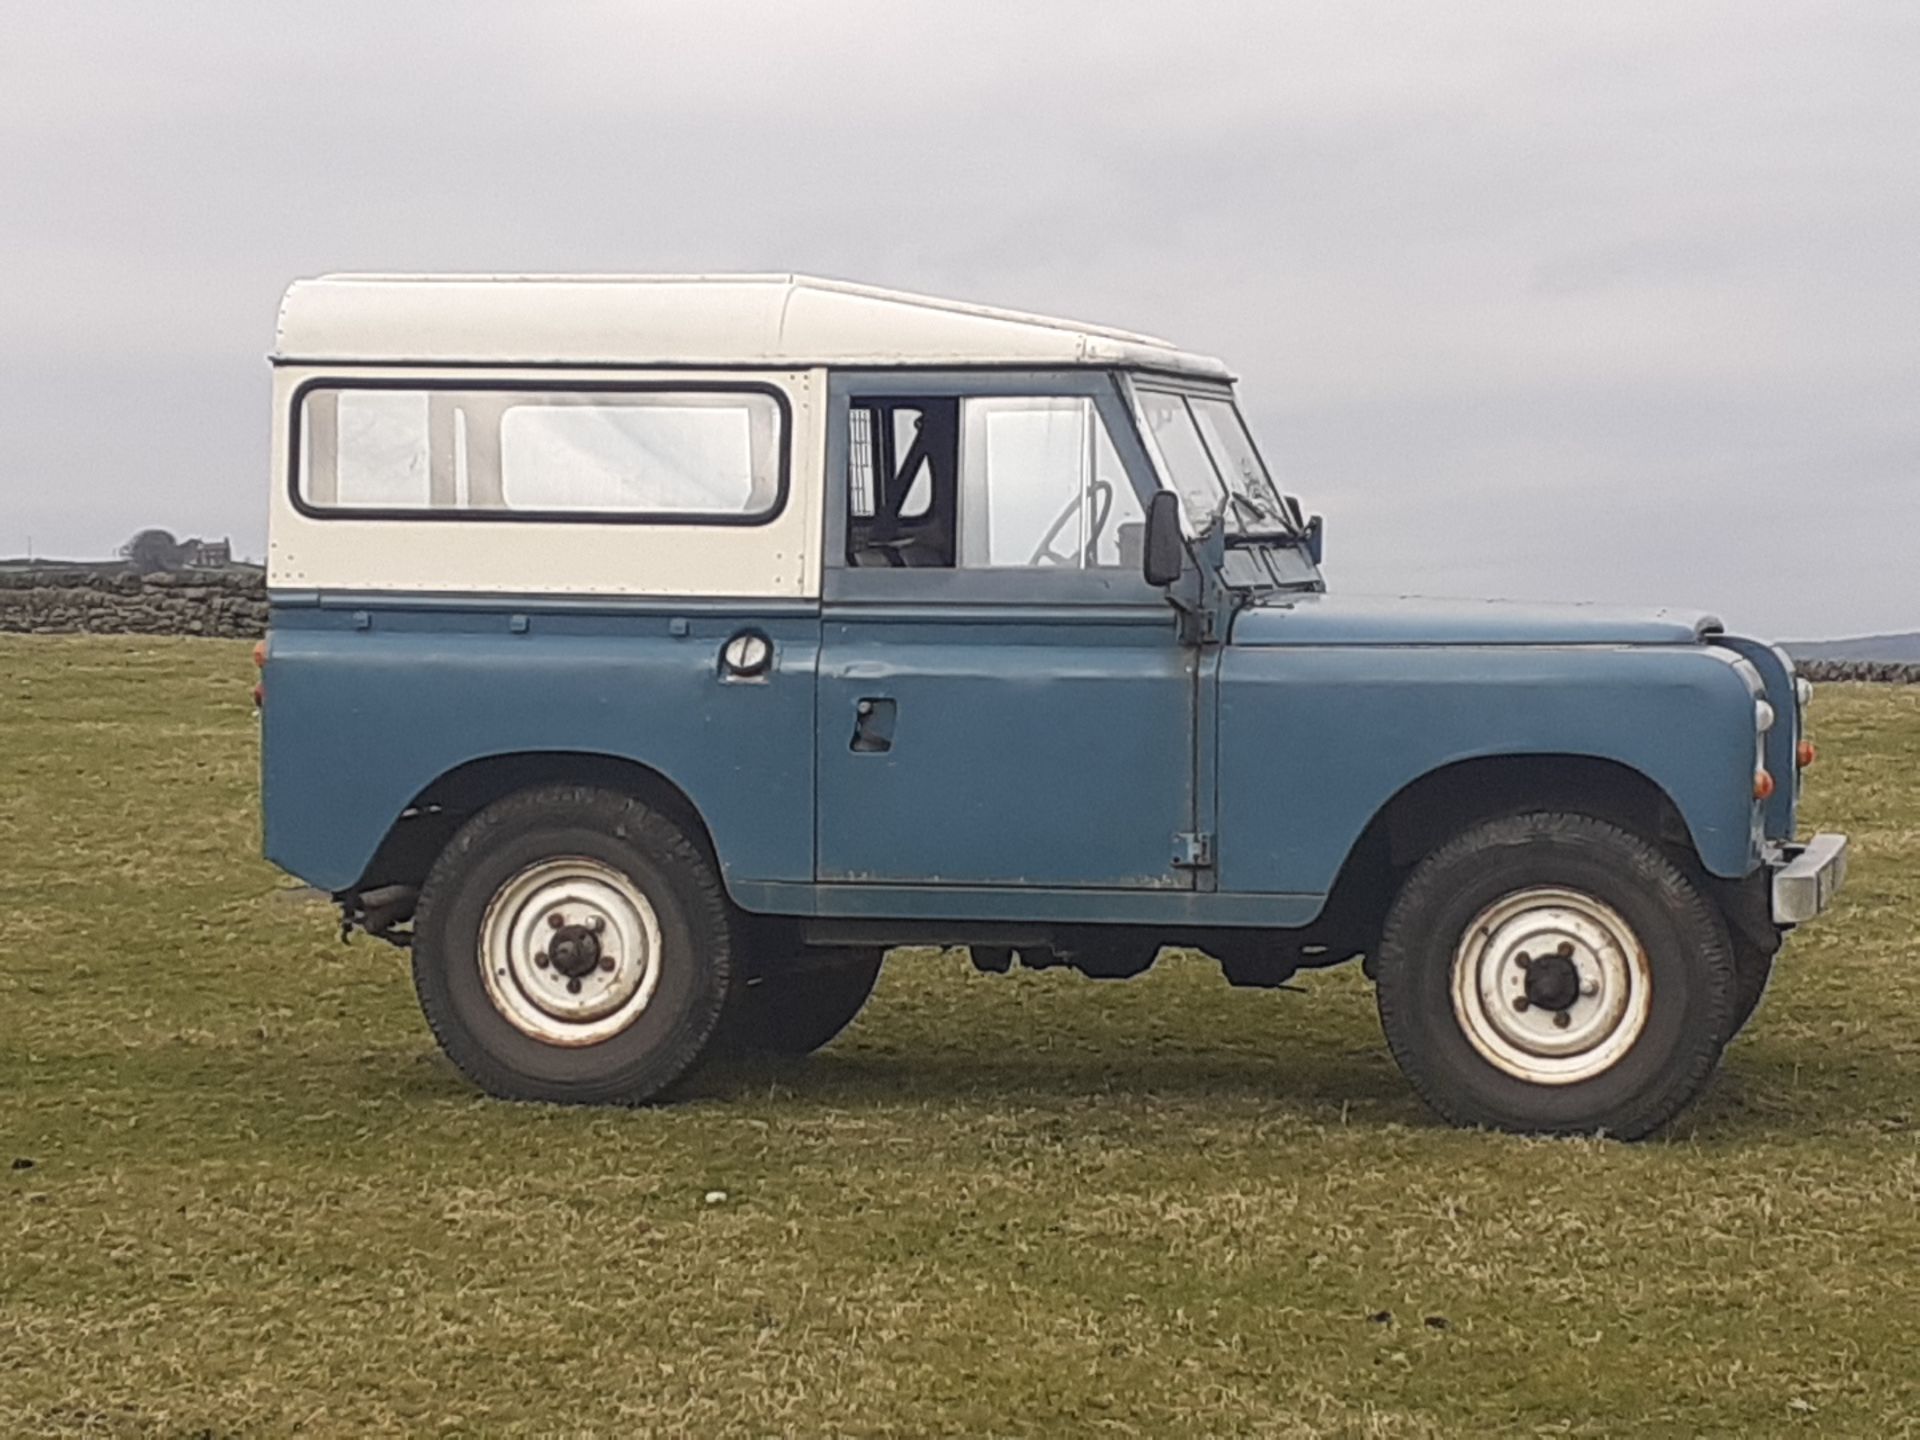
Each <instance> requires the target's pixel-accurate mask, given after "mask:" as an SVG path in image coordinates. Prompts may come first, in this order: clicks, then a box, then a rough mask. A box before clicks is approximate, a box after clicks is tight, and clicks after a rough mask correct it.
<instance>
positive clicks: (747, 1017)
mask: <svg viewBox="0 0 1920 1440" xmlns="http://www.w3.org/2000/svg"><path fill="white" fill-rule="evenodd" d="M274 375H275V386H274V412H273V423H274V454H275V456H276V464H275V475H274V481H273V491H272V495H273V498H272V538H271V554H270V561H269V583H270V587H271V594H272V604H273V612H272V613H273V620H272V630H271V635H270V639H269V642H268V644H267V646H266V647H265V648H264V651H263V665H264V675H263V677H262V684H263V693H264V704H263V708H264V741H263V748H264V761H263V768H264V778H263V787H264V808H265V844H266V851H267V854H268V855H269V856H270V857H271V858H272V859H273V860H274V861H276V862H277V863H278V864H279V865H281V866H282V867H284V868H285V869H286V870H288V871H290V872H291V873H292V874H294V875H296V876H298V877H300V878H301V879H303V880H305V881H307V882H309V883H310V884H313V885H316V886H318V887H320V888H321V889H323V890H325V891H328V892H330V893H331V894H332V895H333V896H334V897H335V898H336V899H337V901H338V903H339V905H340V906H341V907H342V911H343V916H344V919H345V921H346V923H347V924H348V925H349V926H355V927H359V928H363V929H365V930H366V931H368V932H370V933H372V934H374V935H377V936H380V937H382V938H385V939H388V940H392V941H395V942H396V943H399V944H402V945H406V946H409V947H410V948H411V953H412V962H413V974H414V979H415V983H416V985H417V987H418V991H419V996H420V1001H421V1004H422V1006H423V1008H424V1010H425V1012H426V1017H427V1020H428V1022H429V1024H430V1025H431V1026H432V1029H433V1032H434V1034H435V1035H436V1037H437V1038H438V1039H439V1041H440V1043H441V1045H442V1046H443V1047H444V1048H445V1050H446V1052H447V1054H448V1055H449V1056H450V1057H451V1058H452V1059H453V1061H454V1063H455V1064H456V1065H458V1066H459V1068H460V1069H461V1070H462V1071H464V1072H465V1073H466V1074H467V1075H468V1076H470V1077H471V1078H472V1079H473V1081H474V1082H475V1083H476V1084H478V1085H480V1086H482V1087H484V1088H485V1089H486V1090H488V1091H490V1092H492V1093H494V1094H496V1095H501V1096H508V1097H518V1098H529V1099H542V1100H561V1101H638V1100H645V1099H648V1098H650V1097H654V1096H657V1095H659V1094H661V1093H662V1092H663V1091H664V1090H666V1089H667V1087H669V1086H671V1085H672V1084H673V1083H674V1082H675V1081H676V1080H677V1079H679V1078H680V1077H681V1076H682V1075H684V1074H685V1073H686V1072H687V1071H688V1070H689V1068H690V1067H692V1066H694V1065H695V1064H696V1063H698V1062H699V1061H700V1059H701V1058H702V1056H703V1055H704V1054H706V1053H708V1052H709V1051H710V1049H711V1048H712V1047H713V1046H714V1045H715V1044H716V1043H718V1042H721V1041H726V1042H728V1043H731V1044H734V1045H740V1046H758V1047H763V1048H766V1049H771V1050H777V1051H786V1052H796V1053H797V1052H805V1051H809V1050H812V1049H814V1048H816V1047H818V1046H821V1045H824V1044H825V1043H827V1042H828V1041H829V1040H830V1039H831V1038H832V1037H833V1036H834V1035H835V1034H836V1033H838V1032H839V1031H840V1029H841V1028H842V1027H843V1026H845V1025H846V1024H847V1022H848V1021H849V1020H850V1019H851V1018H852V1017H853V1016H854V1014H855V1013H856V1012H857V1011H858V1009H859V1008H860V1006H861V1004H862V1003H863V1002H864V1001H865V999H866V998H867V996H868V994H869V992H870V991H871V989H872V987H873V984H874V978H875V976H876V974H877V973H878V971H879V968H880V964H881V959H882V957H883V955H885V954H886V952H887V951H888V949H889V948H890V947H895V946H902V945H917V944H940V945H956V946H966V947H968V948H969V950H970V953H971V954H972V956H973V959H974V962H975V963H976V964H978V965H979V966H981V967H983V968H986V969H990V970H1006V969H1008V968H1009V967H1011V966H1012V965H1014V964H1016V963H1017V964H1020V965H1024V966H1035V967H1037V966H1048V965H1065V966H1070V967H1073V968H1074V969H1077V970H1080V971H1082V972H1084V973H1086V974H1088V975H1093V976H1102V977H1117V976H1128V975H1134V974H1138V973H1139V972H1141V971H1143V970H1145V969H1146V968H1147V967H1148V966H1149V965H1151V964H1152V963H1153V961H1154V958H1155V956H1156V955H1157V954H1158V953H1159V951H1160V950H1161V949H1162V948H1163V947H1165V946H1170V945H1171V946H1184V947H1192V948H1195V949H1198V950H1201V951H1204V952H1205V953H1207V954H1208V955H1211V956H1213V957H1215V958H1216V959H1217V960H1218V961H1219V964H1220V966H1221V969H1222V971H1223V972H1224V974H1225V976H1226V978H1227V980H1229V981H1230V982H1232V983H1233V984H1235V985H1252V986H1272V985H1278V984H1281V983H1283V982H1285V981H1286V980H1287V978H1288V977H1289V976H1291V975H1293V974H1294V973H1295V972H1296V971H1297V970H1299V969H1300V968H1301V967H1303V966H1325V965H1334V964H1339V963H1341V962H1344V961H1347V960H1350V959H1354V958H1356V957H1357V958H1359V959H1360V962H1361V964H1362V965H1363V966H1364V968H1365V971H1366V973H1367V974H1368V975H1369V976H1370V977H1371V978H1372V979H1373V981H1374V982H1375V984H1376V986H1377V990H1378V995H1379V1008H1380V1017H1381V1022H1382V1025H1383V1027H1384V1029H1385V1032H1386V1038H1387V1043H1388V1044H1389V1045H1390V1046H1391V1048H1392V1050H1393V1054H1394V1056H1395V1058H1396V1059H1397V1060H1398V1061H1399V1063H1400V1065H1401V1066H1402V1068H1403V1069H1404V1070H1405V1072H1406V1074H1407V1076H1408V1077H1409V1079H1411V1081H1412V1082H1413V1084H1414V1086H1415V1088H1416V1089H1417V1090H1418V1091H1419V1093H1420V1094H1421V1095H1422V1096H1423V1097H1425V1099H1426V1100H1427V1101H1428V1102H1429V1103H1430V1104H1431V1105H1432V1107H1433V1108H1434V1109H1435V1110H1437V1111H1438V1112H1439V1113H1440V1114H1441V1115H1443V1116H1445V1117H1446V1118H1447V1119H1449V1120H1452V1121H1455V1122H1459V1123H1463V1124H1480V1125H1493V1126H1502V1127H1509V1128H1514V1129H1522V1130H1535V1131H1580V1132H1594V1131H1605V1132H1608V1133H1611V1134H1615V1135H1621V1136H1638V1135H1644V1134H1646V1133H1648V1132H1650V1131H1652V1130H1654V1129H1656V1128H1657V1127H1659V1126H1660V1125H1661V1124H1663V1123H1664V1122H1665V1121H1667V1120H1668V1119H1670V1118H1671V1117H1672V1116H1673V1115H1674V1114H1675V1113H1676V1112H1678V1111H1679V1110H1680V1109H1681V1107H1682V1106H1684V1105H1685V1104H1686V1103H1687V1102H1688V1101H1689V1100H1690V1099H1691V1098H1692V1097H1693V1096H1694V1095H1695V1094H1696V1093H1697V1092H1698V1091H1699V1090H1700V1088H1701V1086H1702V1085H1703V1083H1704V1082H1705V1081H1706V1079H1707V1076H1708V1075H1709V1074H1710V1073H1711V1071H1712V1070H1713V1067H1714V1065H1715V1062H1716V1061H1717V1059H1718V1057H1719V1055H1720V1052H1721V1050H1722V1048H1723V1047H1724V1046H1725V1045H1726V1043H1727V1041H1728V1040H1729V1039H1730V1038H1731V1037H1732V1036H1733V1034H1734V1033H1735V1032H1736V1031H1737V1030H1738V1029H1739V1028H1740V1027H1741V1025H1742V1024H1744V1023H1745V1021H1746V1019H1747V1017H1748V1016H1749V1015H1750V1014H1751V1013H1752V1011H1753V1008H1754V1006H1755V1005H1756V1003H1757V1002H1758V1001H1759V998H1760V995H1761V991H1762V989H1763V988H1764V987H1765V985H1766V982H1767V977H1768V973H1769V971H1770V969H1771V967H1772V963H1773V957H1774V955H1775V953H1776V951H1777V950H1778V948H1779V946H1780V942H1781V937H1782V936H1783V935H1784V934H1785V933H1786V931H1787V930H1789V929H1790V928H1792V927H1793V926H1794V925H1796V924H1798V923H1799V922H1801V921H1804V920H1808V919H1810V918H1812V917H1813V916H1814V915H1815V914H1816V913H1818V912H1819V911H1820V910H1821V909H1822V908H1823V907H1824V906H1825V905H1826V904H1827V902H1828V899H1829V897H1830V896H1831V895H1832V894H1833V892H1834V891H1835V889H1836V888H1837V887H1838V885H1839V883H1840V880H1841V878H1842V876H1843V874H1844V869H1845V862H1846V842H1845V840H1844V838H1843V837H1840V836H1835V835H1820V836H1815V837H1813V838H1812V839H1810V840H1808V841H1807V842H1805V843H1800V842H1798V841H1797V840H1796V832H1795V802H1796V792H1797V789H1798V783H1799V774H1800V769H1801V767H1802V765H1803V764H1804V762H1805V760H1806V759H1807V758H1808V757H1809V756H1810V755H1811V750H1810V748H1809V747H1808V746H1807V744H1806V742H1805V740H1804V738H1803V728H1804V726H1803V709H1804V703H1805V699H1806V695H1807V690H1806V686H1805V685H1804V683H1803V682H1800V681H1798V680H1797V679H1796V677H1795V675H1794V672H1793V667H1792V665H1791V663H1790V662H1789V661H1788V659H1787V657H1786V656H1785V655H1783V654H1782V653H1781V652H1780V651H1779V650H1777V649H1775V648H1774V647H1772V646H1770V645H1767V644H1765V643H1762V642H1760V641H1756V640H1750V639H1744V638H1742V637H1739V636H1735V635H1729V634H1727V633H1725V631H1724V630H1723V628H1722V626H1721V625H1720V623H1719V622H1718V621H1717V620H1715V619H1714V618H1713V617H1712V616H1710V615H1703V614H1692V613H1678V612H1673V611H1664V610H1653V611H1645V612H1621V611H1609V610H1601V609H1594V608H1589V607H1585V606H1563V607H1557V608H1545V607H1533V606H1527V607H1521V606H1514V605H1500V604H1477V603H1461V602H1446V603H1439V602H1431V601H1416V600H1385V601H1382V600H1362V599H1355V598H1351V597H1345V596H1341V595H1337V594H1333V593H1329V591H1328V590H1327V587H1326V586H1325V584H1324V583H1323V581H1322V577H1321V572H1320V568H1319V561H1320V553H1321V530H1320V526H1319V523H1318V521H1317V520H1315V519H1310V518H1308V517H1307V516H1305V515H1304V514H1303V513H1302V511H1301V508H1300V507H1299V505H1298V504H1297V502H1295V501H1294V500H1293V499H1292V498H1291V497H1290V496H1287V495H1284V494H1282V493H1281V492H1280V490H1279V489H1278V488H1277V487H1276V486H1275V484H1274V482H1273V480H1272V478H1271V475H1270V473H1269V471H1268V470H1267V467H1266V465H1265V464H1264V462H1263V461H1262V459H1261V457H1260V454H1259V451H1258V450H1257V449H1256V447H1255V445H1254V443H1253V440H1252V437H1251V436H1250V434H1249V433H1248V431H1247V428H1246V426H1245V424H1244V423H1243V421H1242V419H1241V416H1240V413H1239V411H1238V410H1237V408H1236V405H1235V401H1234V392H1233V387H1232V377H1231V376H1230V374H1229V373H1228V371H1227V370H1226V369H1225V368H1224V367H1223V366H1222V365H1221V364H1220V363H1219V362H1218V361H1215V360H1212V359H1209V358H1207V357H1205V356H1200V355H1194V354H1190V353H1187V352H1184V351H1181V350H1179V349H1176V348H1174V347H1173V346H1171V345H1168V344H1166V343H1165V342H1163V341H1159V340H1154V339H1151V338H1149V337H1146V336H1142V335H1136V334H1131V333H1128V332H1125V331H1119V330H1112V329H1106V328H1103V327H1098V326H1092V325H1083V324H1077V323H1071V322H1066V321H1060V320H1052V319H1047V318H1044V317H1041V316H1036V315H1027V314H1019V313H1014V312H1009V311H1003V310H994V309H988V308H984V307H980V306H974V305H965V304H957V303H952V302H948V301H942V300H934V299H929V298H926V297H921V296H913V295H903V294H897V293H892V292H887V291H881V290H875V289H871V288H868V287H864V286H856V285H849V284H841V283H837V282H830V281H821V280H813V279H807V278H803V277H799V276H784V275H782V276H698V277H661V276H653V277H647V276H634V277H592V278H584V277H583V278H566V277H552V278H539V277H475V276H330V277H326V278H322V279H318V280H312V281H302V282H299V283H297V284H295V285H294V286H293V287H292V288H291V289H290V290H289V291H288V293H287V296H286V299H285V302H284V304H283V307H282V311H281V316H280V326H279V335H278V343H277V346H276V350H275V355H274Z"/></svg>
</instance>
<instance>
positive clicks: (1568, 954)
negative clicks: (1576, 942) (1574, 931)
mask: <svg viewBox="0 0 1920 1440" xmlns="http://www.w3.org/2000/svg"><path fill="white" fill-rule="evenodd" d="M1560 955H1561V957H1562V958H1563V959H1567V960H1571V959H1572V958H1573V942H1572V941H1571V940H1562V941H1561V942H1560Z"/></svg>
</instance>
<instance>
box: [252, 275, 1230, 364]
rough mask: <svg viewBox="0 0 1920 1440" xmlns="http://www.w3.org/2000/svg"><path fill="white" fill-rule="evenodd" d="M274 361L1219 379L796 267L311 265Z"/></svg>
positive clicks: (1002, 313)
mask: <svg viewBox="0 0 1920 1440" xmlns="http://www.w3.org/2000/svg"><path fill="white" fill-rule="evenodd" d="M273 358H274V359H275V360H277V361H281V362H283V363H299V362H308V361H314V362H326V361H336V362H337V361H350V362H360V363H406V362H414V361H418V362H424V363H433V362H465V363H487V364H501V365H515V364H561V365H564V364H582V365H605V364H616V365H633V366H643V365H649V364H675V365H690V364H700V365H742V364H746V365H755V366H760V365H765V366H782V365H795V366H799V365H816V364H830V365H854V364H858V365H903V364H906V365H945V364H952V365H981V364H1016V365H1059V366H1076V365H1101V366H1106V365H1114V366H1123V367H1138V368H1142V369H1151V370H1165V371H1176V372H1184V373H1188V374H1193V375H1197V376H1204V377H1207V378H1210V379H1231V378H1232V376H1231V372H1230V371H1229V370H1228V369H1227V367H1226V366H1225V365H1224V364H1222V363H1221V362H1220V361H1219V360H1216V359H1214V358H1212V357H1211V356H1206V355H1199V354H1195V353H1193V352H1191V351H1185V350H1180V349H1178V348H1177V347H1175V346H1173V345H1171V344H1169V343H1168V342H1167V341H1165V340H1160V339H1157V338H1155V337H1153V336H1150V335H1140V334H1136V333H1134V332H1132V331H1128V330H1119V329H1115V328H1113V327H1111V326H1105V325H1089V324H1084V323H1082V322H1079V321H1074V320H1062V319H1057V318H1054V317H1051V316H1046V315H1032V314H1027V313H1025V312H1023V311H1018V310H1006V309H1000V308H996V307H993V306H987V305H975V304H971V303H968V302H965V301H958V300H946V299H941V298H939V297H936V296H930V295H915V294H910V293H908V292H905V291H898V290H885V289H880V288H878V287H876V286H870V285H858V284H854V283H852V282H849V281H844V280H826V279H820V278H817V277H813V276H806V275H380V274H365V275H354V274H342V275H322V276H319V277H318V278H315V279H303V280H296V281H294V282H293V284H292V285H290V286H289V287H288V289H287V292H286V294H285V296H284V297H283V298H282V300H281V303H280V316H279V324H278V327H277V330H276V335H275V345H274V353H273Z"/></svg>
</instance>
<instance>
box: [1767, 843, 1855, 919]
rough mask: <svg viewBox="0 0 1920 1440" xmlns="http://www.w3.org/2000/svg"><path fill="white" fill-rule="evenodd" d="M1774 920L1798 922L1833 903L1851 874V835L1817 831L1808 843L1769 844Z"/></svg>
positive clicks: (1768, 862) (1768, 861)
mask: <svg viewBox="0 0 1920 1440" xmlns="http://www.w3.org/2000/svg"><path fill="white" fill-rule="evenodd" d="M1767 864H1768V866H1769V867H1770V868H1771V869H1772V871H1773V923H1774V924H1776V925H1798V924H1800V923H1801V922H1802V921H1804V920H1811V919H1813V917H1814V916H1816V915H1818V914H1819V913H1820V912H1821V911H1822V910H1824V909H1826V908H1827V906H1829V905H1831V904H1832V903H1833V897H1834V896H1835V895H1838V894H1839V893H1840V886H1841V885H1842V884H1843V883H1845V881H1846V878H1847V837H1846V836H1844V835H1831V834H1829V835H1816V836H1814V837H1813V839H1811V840H1809V841H1808V842H1807V843H1806V844H1804V845H1775V846H1771V847H1769V853H1768V855H1767Z"/></svg>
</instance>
